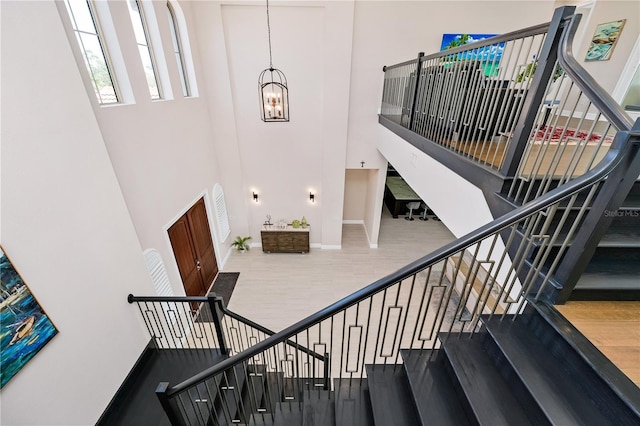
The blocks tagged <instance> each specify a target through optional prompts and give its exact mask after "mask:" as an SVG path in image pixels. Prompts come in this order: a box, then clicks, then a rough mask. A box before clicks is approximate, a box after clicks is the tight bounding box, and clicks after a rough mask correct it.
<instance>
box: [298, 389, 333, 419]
mask: <svg viewBox="0 0 640 426" xmlns="http://www.w3.org/2000/svg"><path fill="white" fill-rule="evenodd" d="M303 399H304V402H303V407H302V417H303V418H302V425H303V426H334V425H335V424H336V412H335V411H336V410H335V407H336V405H335V401H334V399H333V392H329V391H314V390H312V391H306V392H305V393H304V398H303Z"/></svg>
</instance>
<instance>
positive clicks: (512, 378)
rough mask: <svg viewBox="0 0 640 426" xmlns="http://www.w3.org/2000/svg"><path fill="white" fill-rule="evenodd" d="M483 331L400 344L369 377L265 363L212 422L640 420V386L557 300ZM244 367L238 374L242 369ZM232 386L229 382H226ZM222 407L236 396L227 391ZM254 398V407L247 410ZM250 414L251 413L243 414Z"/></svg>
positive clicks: (362, 425) (409, 425) (487, 324)
mask: <svg viewBox="0 0 640 426" xmlns="http://www.w3.org/2000/svg"><path fill="white" fill-rule="evenodd" d="M481 323H482V327H481V331H479V332H478V333H475V334H471V333H445V332H442V333H440V334H439V335H438V339H439V341H440V344H439V348H437V349H433V350H420V349H411V350H409V349H407V350H404V349H403V350H401V351H400V359H399V361H400V362H398V363H394V364H368V365H366V368H365V371H366V374H363V377H357V376H354V377H351V378H342V379H335V380H334V381H333V382H332V385H331V386H330V387H331V389H324V387H325V384H324V383H323V382H322V381H318V380H317V379H309V378H298V379H292V378H285V377H284V374H282V373H269V372H266V371H265V369H264V368H262V367H261V366H260V365H252V366H251V367H250V368H249V369H248V378H247V380H246V381H245V383H244V384H243V385H241V388H240V390H236V391H237V392H239V393H240V394H242V395H243V398H242V400H241V401H242V402H241V405H243V406H244V407H245V409H244V410H237V412H235V413H234V412H229V413H223V412H222V411H221V410H220V411H218V412H217V416H216V417H215V418H209V419H208V420H207V424H216V425H228V424H246V425H274V426H294V425H295V426H298V425H304V426H330V425H331V426H333V425H335V426H340V425H344V426H368V425H371V426H373V425H382V426H394V425H397V426H413V425H456V426H459V425H467V424H468V425H491V426H499V425H505V426H510V425H536V426H537V425H545V424H549V425H551V424H554V425H598V426H603V425H616V426H620V425H637V424H638V422H640V411H639V408H640V392H639V391H638V389H637V387H635V385H634V384H633V383H632V382H630V381H629V380H628V379H627V378H626V376H624V375H623V374H621V373H620V372H619V371H617V369H616V368H615V367H614V366H613V364H611V363H610V362H609V361H608V360H607V359H606V358H605V357H604V356H603V355H602V354H601V353H600V352H599V351H597V350H596V349H595V348H594V347H593V346H592V345H591V344H590V343H589V342H588V341H586V339H585V338H584V337H582V336H581V335H580V334H579V333H578V332H577V331H576V330H575V329H574V328H573V327H572V326H571V325H570V324H569V323H567V322H566V321H565V320H564V319H563V317H562V316H560V315H559V314H558V313H557V311H555V309H553V307H551V306H549V305H547V304H545V303H538V304H530V305H529V306H528V308H527V309H526V311H525V312H524V313H523V314H521V315H518V316H515V317H514V316H507V317H505V318H502V317H500V316H493V317H492V316H489V315H487V316H483V317H482V318H481ZM241 376H242V374H241V373H240V374H238V377H241ZM220 392H224V391H220ZM220 392H219V393H218V394H217V397H218V398H219V399H220V401H219V403H218V404H216V406H219V407H222V406H223V400H225V399H227V398H226V397H225V396H224V394H223V393H220ZM247 407H252V410H251V412H252V414H251V415H250V416H249V418H246V417H247V416H246V414H244V415H243V414H242V412H244V413H247V412H248V410H247ZM243 417H244V418H243Z"/></svg>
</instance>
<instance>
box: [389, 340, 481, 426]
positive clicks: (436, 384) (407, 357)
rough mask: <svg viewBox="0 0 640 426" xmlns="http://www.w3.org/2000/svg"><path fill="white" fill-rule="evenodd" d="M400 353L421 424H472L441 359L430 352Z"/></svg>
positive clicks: (412, 351)
mask: <svg viewBox="0 0 640 426" xmlns="http://www.w3.org/2000/svg"><path fill="white" fill-rule="evenodd" d="M436 352H437V351H436ZM400 353H401V356H402V360H403V362H404V368H405V372H406V375H407V379H408V381H409V386H410V388H411V391H412V392H411V394H412V396H413V400H414V403H415V405H416V409H417V411H418V416H419V417H420V420H421V424H426V425H428V424H432V425H443V426H446V425H452V426H457V425H461V426H462V425H469V424H471V423H470V422H469V420H468V419H467V416H466V415H465V412H464V407H463V405H462V403H461V402H460V399H459V398H458V395H457V394H456V391H455V388H454V386H453V383H452V382H451V379H450V378H449V375H448V373H447V371H446V369H445V364H444V362H443V360H442V358H441V356H440V355H437V354H432V353H431V351H420V350H407V349H403V350H401V351H400ZM430 355H431V359H429V357H430Z"/></svg>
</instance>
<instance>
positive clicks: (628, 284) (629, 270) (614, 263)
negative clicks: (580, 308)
mask: <svg viewBox="0 0 640 426" xmlns="http://www.w3.org/2000/svg"><path fill="white" fill-rule="evenodd" d="M576 288H607V289H613V288H619V289H629V290H631V289H634V290H638V289H640V256H639V255H637V254H635V253H630V254H629V256H626V257H625V256H624V255H622V254H620V253H618V252H617V251H616V252H615V253H613V254H611V255H605V254H602V255H598V256H595V257H593V258H592V259H591V261H590V262H589V264H588V265H587V268H586V269H585V271H584V273H583V274H582V276H581V277H580V279H579V280H578V283H577V284H576Z"/></svg>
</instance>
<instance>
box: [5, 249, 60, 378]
mask: <svg viewBox="0 0 640 426" xmlns="http://www.w3.org/2000/svg"><path fill="white" fill-rule="evenodd" d="M0 324H2V326H1V328H0V365H2V368H1V369H0V379H1V380H0V382H1V383H0V388H2V387H4V385H5V384H7V382H8V381H9V380H11V378H12V377H13V376H15V375H16V373H18V371H20V370H21V369H22V368H23V367H24V366H25V365H26V364H27V363H28V362H29V361H30V360H31V359H32V358H33V357H34V356H35V355H36V354H37V353H38V351H40V349H42V348H43V347H44V345H46V344H47V343H48V342H49V341H50V340H51V339H52V338H53V336H55V335H56V334H57V333H58V330H57V329H56V327H55V326H54V325H53V323H52V322H51V320H50V319H49V317H48V316H47V314H45V312H44V311H43V310H42V308H41V307H40V304H39V303H38V301H37V300H36V299H35V297H34V296H33V294H32V293H31V290H29V288H28V287H27V285H26V284H25V283H24V281H23V280H22V277H20V274H19V273H18V271H17V270H16V268H15V267H14V266H13V263H11V260H9V258H8V257H7V255H6V253H5V252H4V249H3V248H2V247H0Z"/></svg>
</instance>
